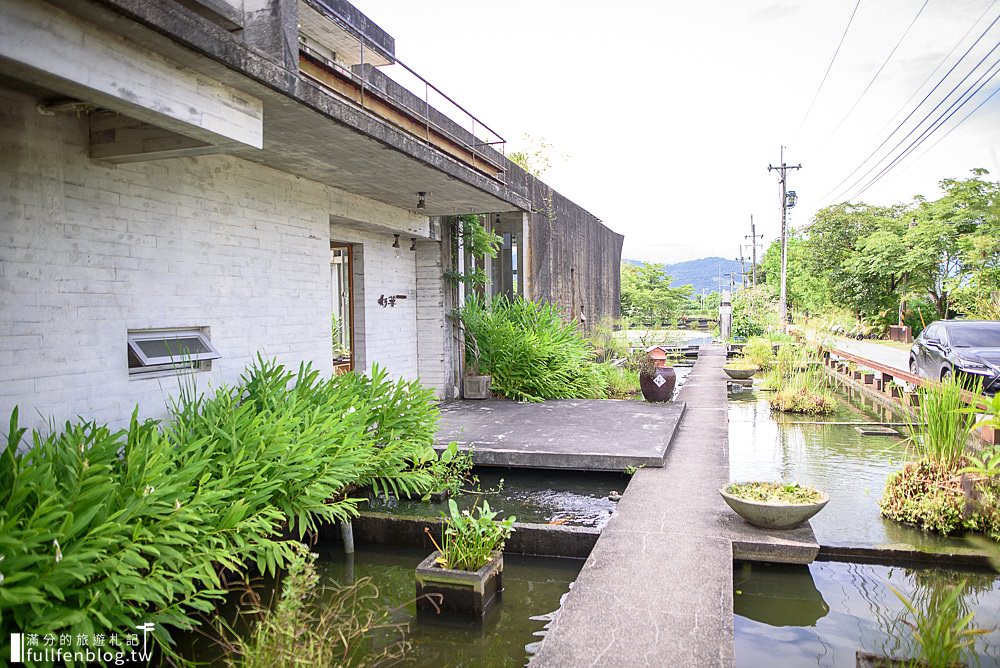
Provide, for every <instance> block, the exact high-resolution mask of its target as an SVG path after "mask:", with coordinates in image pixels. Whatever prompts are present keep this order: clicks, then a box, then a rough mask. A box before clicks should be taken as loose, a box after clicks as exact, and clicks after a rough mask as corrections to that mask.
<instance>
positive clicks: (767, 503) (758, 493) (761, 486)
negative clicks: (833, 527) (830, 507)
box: [719, 482, 830, 529]
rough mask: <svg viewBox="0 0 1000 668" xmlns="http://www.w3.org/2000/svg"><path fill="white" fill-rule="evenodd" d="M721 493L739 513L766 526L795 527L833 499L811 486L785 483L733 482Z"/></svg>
mask: <svg viewBox="0 0 1000 668" xmlns="http://www.w3.org/2000/svg"><path fill="white" fill-rule="evenodd" d="M719 493H720V494H721V495H722V498H723V499H724V500H725V502H726V504H728V505H729V507H730V508H732V509H733V510H734V511H735V512H736V514H737V515H739V516H740V517H742V518H743V519H745V520H746V521H747V522H749V523H750V524H753V525H754V526H758V527H761V528H764V529H794V528H795V527H798V526H800V525H802V524H803V523H805V522H806V521H807V520H809V518H810V517H812V516H813V515H815V514H816V513H818V512H819V511H821V510H822V509H823V506H825V505H826V504H827V502H828V501H829V500H830V497H829V496H827V495H826V494H824V493H823V492H820V491H818V490H815V489H812V488H811V487H803V486H802V485H799V484H798V483H785V482H743V483H731V484H729V485H726V486H725V487H723V488H722V489H720V490H719Z"/></svg>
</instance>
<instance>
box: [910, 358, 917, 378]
mask: <svg viewBox="0 0 1000 668" xmlns="http://www.w3.org/2000/svg"><path fill="white" fill-rule="evenodd" d="M910 373H912V374H913V375H914V376H916V375H917V360H915V359H913V358H912V357H911V358H910Z"/></svg>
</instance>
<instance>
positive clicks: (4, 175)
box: [0, 89, 418, 426]
mask: <svg viewBox="0 0 1000 668" xmlns="http://www.w3.org/2000/svg"><path fill="white" fill-rule="evenodd" d="M34 104H35V100H34V99H32V98H31V97H28V96H25V95H21V94H19V93H13V92H9V91H6V90H3V89H0V297H2V301H0V419H3V420H4V421H5V420H6V416H7V415H8V414H9V411H10V410H11V409H12V408H13V406H14V405H19V406H20V414H21V421H22V424H24V425H26V426H39V425H41V424H43V423H44V422H46V421H48V420H49V419H54V420H55V421H56V422H57V423H58V422H62V421H65V420H67V419H72V418H74V417H75V416H77V415H81V416H85V417H93V418H97V419H99V420H101V421H107V422H109V423H112V424H113V425H122V424H123V423H125V422H126V421H127V419H128V417H129V415H130V413H131V411H132V409H133V407H134V406H135V405H136V404H138V405H139V406H140V413H141V415H142V416H144V417H145V416H149V417H163V416H164V415H165V413H166V404H167V402H168V401H169V397H170V396H171V395H172V394H174V393H175V391H176V389H177V381H176V379H174V378H172V377H166V378H158V379H151V378H147V379H142V380H129V376H128V370H127V357H126V344H125V334H126V331H127V330H128V329H139V328H161V327H209V328H210V330H211V338H212V341H213V343H215V345H216V346H217V347H218V348H219V350H220V352H221V353H222V355H223V357H222V359H221V360H216V361H215V362H213V363H212V370H211V371H208V372H203V373H198V374H196V375H195V378H196V379H197V382H198V385H199V387H200V388H207V387H208V386H209V385H211V384H216V383H220V382H225V383H233V382H235V381H236V380H237V379H238V377H239V374H240V372H241V371H242V370H243V368H244V366H245V365H246V364H247V363H248V362H249V361H250V360H251V359H252V358H253V357H254V356H255V354H256V353H257V351H262V352H263V353H264V354H265V355H269V356H276V357H278V358H279V360H281V361H282V362H285V363H288V364H292V365H297V364H298V362H299V361H300V360H307V361H312V363H313V364H314V366H316V367H317V368H319V369H321V370H322V371H323V372H324V373H328V372H330V370H331V361H330V293H329V291H330V276H329V258H330V254H329V241H330V234H331V226H330V223H329V221H330V216H331V213H334V214H337V215H341V214H342V212H340V211H337V207H338V204H337V203H338V202H339V201H343V200H344V199H345V195H344V193H341V192H339V191H336V190H334V189H331V188H327V187H325V186H323V185H321V184H318V183H315V182H310V181H308V180H305V179H301V178H296V177H293V176H289V175H287V174H284V173H281V172H277V171H274V170H271V169H268V168H266V167H262V166H259V165H255V164H253V163H249V162H246V161H242V160H238V159H235V158H230V157H224V156H212V157H202V158H181V159H172V160H162V161H157V162H149V163H136V164H126V165H117V166H116V165H111V164H107V163H101V162H96V161H92V160H90V159H89V158H88V157H87V143H86V141H87V131H86V130H87V127H86V123H87V121H86V118H85V117H84V118H80V119H78V118H76V117H75V116H56V117H49V116H41V115H39V114H37V113H36V112H35V111H34ZM349 199H350V200H351V205H352V206H353V207H355V208H356V207H357V206H358V198H357V197H356V196H350V197H349ZM384 208H385V205H382V204H377V203H374V202H372V211H380V210H382V209H384ZM333 229H334V230H335V232H336V234H335V235H334V238H337V239H340V240H343V241H354V242H357V243H363V244H364V251H365V263H364V266H365V277H364V283H365V299H364V305H363V306H364V309H365V320H366V322H367V325H366V326H367V331H366V336H365V345H366V351H365V359H366V360H367V361H368V362H369V364H370V363H371V362H372V361H377V362H379V363H381V364H383V365H385V366H386V367H387V368H388V369H389V370H390V372H391V373H392V374H393V375H404V376H409V377H414V376H416V375H417V372H418V368H417V363H416V349H417V348H416V336H417V325H416V323H417V319H416V308H417V299H416V295H415V293H414V290H415V286H416V259H415V257H414V256H415V254H414V253H412V252H410V251H409V250H408V249H409V239H406V240H405V241H406V243H405V244H404V243H403V240H401V242H400V243H401V244H403V249H402V259H400V260H397V259H396V258H395V254H394V252H393V249H392V248H391V243H392V235H391V233H386V234H376V233H372V232H367V231H365V232H360V231H358V230H355V229H351V228H348V227H345V226H343V225H337V226H334V228H333ZM383 293H384V294H406V295H407V296H408V299H407V300H405V301H401V302H397V306H396V307H395V308H394V309H393V308H390V309H383V308H380V307H379V306H378V305H377V304H376V303H375V300H376V299H378V296H379V295H380V294H383Z"/></svg>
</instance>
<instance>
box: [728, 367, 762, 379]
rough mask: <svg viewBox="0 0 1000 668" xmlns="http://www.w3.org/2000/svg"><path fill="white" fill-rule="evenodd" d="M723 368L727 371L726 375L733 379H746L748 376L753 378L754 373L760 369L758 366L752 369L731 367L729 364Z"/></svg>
mask: <svg viewBox="0 0 1000 668" xmlns="http://www.w3.org/2000/svg"><path fill="white" fill-rule="evenodd" d="M722 370H723V371H725V372H726V375H727V376H729V377H730V378H732V379H733V380H746V379H748V378H753V375H754V374H755V373H757V372H758V371H759V369H757V367H754V368H752V369H731V368H729V367H728V366H724V367H722Z"/></svg>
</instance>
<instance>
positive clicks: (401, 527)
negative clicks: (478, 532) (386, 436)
mask: <svg viewBox="0 0 1000 668" xmlns="http://www.w3.org/2000/svg"><path fill="white" fill-rule="evenodd" d="M353 525H354V540H355V541H356V542H358V543H374V544H377V545H402V546H407V547H423V548H427V549H428V550H433V549H435V548H434V545H433V544H432V543H431V541H430V539H428V538H427V534H426V533H424V528H425V527H428V528H430V530H431V532H432V533H433V535H434V538H435V540H440V536H441V519H440V518H433V517H406V516H402V515H390V514H387V513H371V512H366V513H361V516H360V517H358V518H355V519H354V521H353ZM514 529H515V531H514V533H513V534H511V536H510V539H508V541H507V544H506V546H505V547H504V552H505V553H509V554H523V555H527V556H533V557H569V558H573V559H586V558H587V555H589V554H590V552H591V550H593V549H594V545H595V544H596V543H597V539H598V537H600V535H601V531H600V529H594V528H591V527H569V526H561V525H549V524H528V523H521V522H516V523H515V524H514ZM320 533H321V538H323V539H326V540H329V539H334V540H339V539H340V529H339V528H338V527H336V526H332V525H331V526H329V527H325V528H324V529H323V530H321V532H320Z"/></svg>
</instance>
